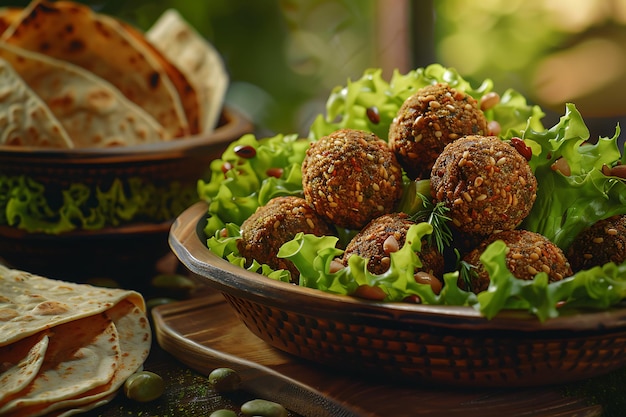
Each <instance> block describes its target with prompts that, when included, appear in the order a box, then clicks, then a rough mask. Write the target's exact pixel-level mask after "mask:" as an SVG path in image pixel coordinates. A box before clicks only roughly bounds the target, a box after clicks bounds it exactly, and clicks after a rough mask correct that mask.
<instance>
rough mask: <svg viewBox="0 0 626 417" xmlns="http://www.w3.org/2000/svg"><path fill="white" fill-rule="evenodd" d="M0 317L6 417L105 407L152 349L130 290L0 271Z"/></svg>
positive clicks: (142, 309) (0, 396)
mask: <svg viewBox="0 0 626 417" xmlns="http://www.w3.org/2000/svg"><path fill="white" fill-rule="evenodd" d="M0 312H3V313H2V315H0V317H2V318H1V319H0V355H3V357H4V359H2V362H0V364H2V365H3V366H2V368H0V381H2V382H5V381H13V382H11V383H10V385H5V384H2V385H0V415H2V416H6V417H9V416H24V415H28V416H32V417H34V416H40V415H63V416H69V415H73V414H76V413H78V412H80V411H86V410H88V409H91V408H93V407H97V406H99V405H102V404H104V403H106V402H108V401H110V400H111V398H113V396H114V395H115V394H116V393H117V392H118V391H119V389H120V387H121V386H122V385H123V384H124V382H125V381H126V379H127V378H128V377H129V376H130V375H132V374H133V373H134V372H137V371H138V370H140V369H141V368H142V367H143V363H144V361H145V360H146V358H147V357H148V354H149V352H150V347H151V344H152V333H151V329H150V324H149V322H148V318H147V316H146V306H145V303H144V300H143V298H142V297H141V295H140V294H139V293H136V292H134V291H131V290H122V289H115V288H99V287H93V286H91V285H87V284H76V283H70V282H64V281H58V280H53V279H48V278H45V277H41V276H38V275H33V274H29V273H27V272H24V271H19V270H13V269H9V268H7V267H5V266H2V265H0ZM42 356H43V361H42V360H41V357H42ZM20 365H24V366H25V367H27V368H28V370H26V371H18V370H17V367H18V366H20ZM33 373H34V376H33Z"/></svg>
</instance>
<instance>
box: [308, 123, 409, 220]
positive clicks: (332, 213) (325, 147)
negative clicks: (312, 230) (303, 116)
mask: <svg viewBox="0 0 626 417" xmlns="http://www.w3.org/2000/svg"><path fill="white" fill-rule="evenodd" d="M302 186H303V189H304V198H305V199H306V200H307V201H308V202H309V204H311V205H312V206H313V208H314V209H315V211H317V213H318V214H319V215H320V216H322V217H324V218H325V219H326V220H327V221H328V222H329V223H331V224H333V225H335V226H337V227H342V228H347V229H355V230H358V229H361V228H362V227H363V226H365V225H366V224H367V223H368V222H369V221H370V220H372V219H373V218H375V217H378V216H380V215H382V214H385V213H390V212H392V211H393V210H394V208H395V206H396V204H397V203H398V201H399V200H400V198H401V197H402V168H401V167H400V164H399V163H398V161H397V160H396V157H395V156H394V154H393V152H391V150H390V149H389V146H388V145H387V143H386V142H385V141H383V140H381V139H380V138H378V136H376V135H375V134H373V133H369V132H365V131H361V130H353V129H341V130H338V131H335V132H333V133H331V134H330V135H328V136H324V137H322V138H320V139H319V140H318V141H316V142H313V143H311V147H310V148H309V149H308V150H307V153H306V156H305V158H304V161H303V162H302Z"/></svg>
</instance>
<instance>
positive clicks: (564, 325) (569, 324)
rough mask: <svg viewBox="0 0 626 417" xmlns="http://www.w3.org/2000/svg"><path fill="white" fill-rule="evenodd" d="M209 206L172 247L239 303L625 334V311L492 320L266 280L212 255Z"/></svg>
mask: <svg viewBox="0 0 626 417" xmlns="http://www.w3.org/2000/svg"><path fill="white" fill-rule="evenodd" d="M207 215H208V204H207V203H206V202H205V201H200V202H197V203H195V204H193V205H192V206H190V207H189V208H187V209H186V210H185V211H183V213H181V214H180V215H179V216H178V217H177V218H176V219H175V220H174V223H173V224H172V227H171V229H170V233H169V237H168V242H169V245H170V248H171V249H172V251H173V252H174V254H175V255H176V256H177V257H178V259H179V260H180V261H181V262H182V264H183V265H185V266H186V267H187V268H188V269H189V270H190V271H191V272H192V273H194V274H196V275H199V276H200V277H202V278H204V279H205V280H206V281H207V283H208V284H209V285H210V286H212V287H214V288H215V289H217V290H219V291H221V292H223V293H227V294H230V295H232V296H234V297H236V298H242V299H246V300H249V301H252V302H257V303H260V304H266V305H271V306H273V307H276V308H280V309H283V310H286V311H292V312H296V313H299V314H308V315H313V316H316V317H320V316H324V317H328V318H333V317H335V318H336V317H338V315H339V314H342V315H345V316H346V317H347V316H350V317H354V316H360V317H368V318H371V319H374V320H384V321H391V322H396V324H400V323H401V324H402V326H401V327H402V328H404V327H406V326H413V325H418V326H419V325H431V326H432V325H435V326H438V327H443V328H454V329H455V330H462V329H464V330H468V331H469V330H471V331H478V330H482V331H488V332H489V331H506V332H522V333H524V334H526V335H531V334H534V336H533V337H540V335H541V334H543V335H545V334H546V332H548V333H550V332H555V331H565V332H591V333H610V332H613V331H615V332H618V331H624V329H626V307H624V306H621V307H620V306H617V307H614V308H611V309H607V310H603V311H595V310H594V311H580V312H571V313H570V314H567V315H562V316H559V317H556V318H553V319H548V320H546V321H544V322H540V321H539V319H537V317H535V316H534V315H531V314H530V313H528V312H526V311H517V310H508V311H503V312H501V313H500V314H498V315H497V316H496V317H494V318H492V319H488V318H486V317H484V316H482V315H481V314H480V312H479V311H477V310H475V309H474V308H472V307H468V306H441V305H425V304H410V303H390V302H377V301H369V300H362V299H358V298H355V297H349V296H345V295H337V294H330V293H326V292H323V291H320V290H317V289H313V288H306V287H301V286H298V285H295V284H289V283H285V282H281V281H276V280H273V279H270V278H267V277H265V276H263V275H261V274H258V273H256V272H252V271H248V270H246V269H243V268H240V267H238V266H236V265H233V264H231V263H230V262H228V261H227V260H225V259H222V258H220V257H219V256H217V255H215V254H214V253H212V252H211V251H210V249H209V248H208V247H207V246H206V243H205V242H204V241H203V239H206V237H205V236H204V231H203V229H204V226H205V225H206V218H207Z"/></svg>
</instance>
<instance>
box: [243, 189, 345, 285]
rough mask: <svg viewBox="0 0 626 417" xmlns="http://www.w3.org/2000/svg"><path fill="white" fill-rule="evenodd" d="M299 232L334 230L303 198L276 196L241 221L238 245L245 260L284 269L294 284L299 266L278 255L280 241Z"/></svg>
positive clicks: (282, 241) (323, 233)
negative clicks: (289, 274)
mask: <svg viewBox="0 0 626 417" xmlns="http://www.w3.org/2000/svg"><path fill="white" fill-rule="evenodd" d="M299 232H303V233H307V234H314V235H316V236H328V235H334V234H335V233H336V231H335V229H334V228H333V227H332V226H331V225H329V224H328V223H326V221H324V219H322V218H321V217H320V216H318V215H317V213H316V212H315V210H313V208H312V207H311V206H310V205H309V204H308V203H307V202H306V200H305V199H303V198H301V197H295V196H283V197H275V198H273V199H271V200H270V201H269V202H268V203H267V204H266V205H264V206H261V207H259V208H258V209H257V210H256V211H255V212H254V213H253V214H252V215H251V216H250V217H248V218H247V219H246V220H245V221H244V222H243V223H242V224H241V239H240V240H238V241H237V247H238V249H239V252H240V253H241V255H242V256H243V257H245V258H246V260H247V262H248V263H251V262H252V260H253V259H254V260H256V261H257V262H259V263H261V264H267V265H268V266H270V267H271V268H273V269H285V270H287V271H289V272H290V273H291V281H292V282H294V283H297V278H298V277H299V276H300V273H299V271H298V269H297V268H296V267H295V265H294V264H293V263H292V262H291V261H289V260H288V259H283V258H279V257H278V256H277V254H278V250H279V249H280V247H281V246H282V245H283V243H285V242H288V241H290V240H292V239H293V238H294V237H295V236H296V234H297V233H299Z"/></svg>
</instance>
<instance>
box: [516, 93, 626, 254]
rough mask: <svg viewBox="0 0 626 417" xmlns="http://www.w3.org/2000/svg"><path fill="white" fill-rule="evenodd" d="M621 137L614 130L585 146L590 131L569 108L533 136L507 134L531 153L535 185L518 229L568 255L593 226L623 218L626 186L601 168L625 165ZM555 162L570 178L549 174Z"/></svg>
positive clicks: (530, 133)
mask: <svg viewBox="0 0 626 417" xmlns="http://www.w3.org/2000/svg"><path fill="white" fill-rule="evenodd" d="M619 133H620V129H619V126H618V127H617V128H616V132H615V135H614V136H613V137H612V138H603V137H601V138H599V139H598V140H597V142H596V143H595V144H592V143H589V142H588V140H589V130H588V129H587V126H586V125H585V122H584V121H583V118H582V116H581V115H580V113H579V112H578V111H577V110H576V106H575V105H573V104H567V106H566V112H565V114H564V115H563V116H562V117H561V118H560V120H559V122H558V123H557V124H556V125H555V126H553V127H551V128H550V129H547V130H541V131H536V130H534V129H533V128H532V127H530V126H529V127H528V128H526V129H524V130H523V131H520V132H515V131H511V132H509V136H511V137H512V136H516V135H519V137H521V138H522V139H523V140H524V141H525V143H526V144H527V145H528V146H529V147H530V148H531V149H532V150H533V156H532V158H531V160H530V161H529V163H530V166H531V168H532V170H533V172H534V174H535V177H537V181H538V189H537V199H536V201H535V203H534V205H533V208H532V210H531V212H530V214H529V215H528V217H527V218H526V219H525V220H524V222H523V223H522V225H521V227H522V228H524V229H527V230H532V231H535V232H538V233H540V234H542V235H544V236H546V237H547V238H548V239H550V240H551V241H552V242H554V243H555V244H556V245H557V246H559V247H560V248H561V249H564V250H566V249H567V248H568V247H569V246H570V245H571V243H572V241H573V239H574V238H575V237H576V235H577V234H578V233H580V232H581V231H582V230H584V229H585V228H587V227H589V226H591V225H592V224H593V223H595V222H597V221H598V220H601V219H604V218H607V217H610V216H612V215H615V214H624V213H626V182H624V180H623V179H620V178H616V177H610V176H606V175H604V174H603V173H602V166H603V165H607V166H608V167H612V166H614V165H615V164H617V163H620V162H623V161H621V158H623V156H622V152H620V149H619V147H618V140H617V139H618V136H619ZM559 158H563V159H564V160H565V161H567V164H566V165H567V166H568V167H569V170H570V171H571V173H569V175H566V174H567V173H566V174H563V173H562V172H561V171H560V170H555V169H553V164H554V162H555V161H556V160H557V159H559ZM561 162H562V161H561Z"/></svg>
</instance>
